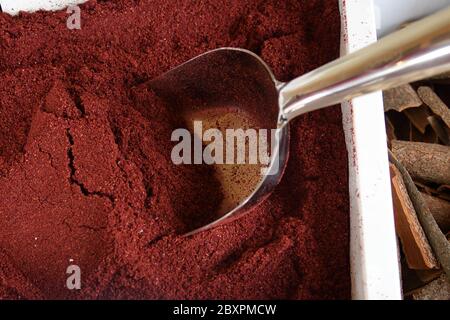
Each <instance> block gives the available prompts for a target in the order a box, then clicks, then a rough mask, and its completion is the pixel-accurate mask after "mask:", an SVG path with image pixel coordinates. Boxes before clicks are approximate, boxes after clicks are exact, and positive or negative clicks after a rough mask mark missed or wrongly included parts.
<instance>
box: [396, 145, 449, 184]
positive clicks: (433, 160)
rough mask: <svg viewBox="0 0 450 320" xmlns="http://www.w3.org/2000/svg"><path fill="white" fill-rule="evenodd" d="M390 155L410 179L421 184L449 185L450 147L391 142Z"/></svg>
mask: <svg viewBox="0 0 450 320" xmlns="http://www.w3.org/2000/svg"><path fill="white" fill-rule="evenodd" d="M391 143H392V153H393V154H394V155H395V157H396V158H397V159H398V160H399V161H400V162H401V163H402V164H403V165H404V166H405V168H406V170H408V172H409V173H410V174H411V177H413V178H414V179H417V180H419V181H422V182H434V183H437V184H450V147H448V146H442V145H438V144H432V143H421V142H407V141H399V140H393V141H392V142H391Z"/></svg>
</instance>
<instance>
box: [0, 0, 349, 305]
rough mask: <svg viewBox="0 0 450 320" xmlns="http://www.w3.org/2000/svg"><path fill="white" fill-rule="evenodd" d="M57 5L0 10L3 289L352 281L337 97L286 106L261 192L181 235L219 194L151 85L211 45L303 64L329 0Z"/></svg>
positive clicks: (341, 288)
mask: <svg viewBox="0 0 450 320" xmlns="http://www.w3.org/2000/svg"><path fill="white" fill-rule="evenodd" d="M67 18H68V14H67V13H66V12H65V11H59V12H37V13H32V14H30V13H21V14H19V15H18V16H14V17H11V16H9V15H7V14H0V83H1V86H0V298H3V299H7V298H9V299H21V298H25V299H36V298H44V299H48V298H64V299H79V298H83V299H96V298H104V299H112V298H115V299H119V298H135V299H159V298H166V299H168V298H187V299H206V298H208V299H221V298H227V299H244V298H245V299H285V298H287V299H330V298H339V299H342V298H349V297H350V279H349V278H350V276H349V274H350V272H349V218H348V213H349V204H348V187H347V184H348V183H347V153H346V148H345V144H344V136H343V132H342V125H341V115H340V110H339V108H338V107H334V108H330V109H326V110H321V111H318V112H314V113H311V114H307V115H305V116H302V117H301V118H299V119H296V120H295V121H294V122H293V123H292V126H291V134H292V138H291V152H290V154H291V157H290V161H289V164H288V168H287V170H286V174H285V176H284V178H283V180H282V182H281V184H280V185H279V186H278V187H277V189H276V191H275V192H274V193H273V194H272V195H271V197H270V198H269V199H268V200H267V201H266V202H265V203H263V204H262V205H261V206H260V207H258V208H257V209H255V210H253V211H252V212H250V213H249V214H248V215H246V216H245V217H244V218H242V219H240V220H237V221H235V222H233V223H231V224H228V225H225V226H222V227H219V228H217V229H214V230H212V231H208V232H204V233H201V234H198V235H196V236H193V237H190V238H184V237H181V236H180V235H181V234H182V233H183V232H184V231H186V230H189V229H191V228H192V227H193V225H194V224H198V223H199V219H200V220H201V219H202V217H204V216H208V212H209V211H210V210H212V208H214V206H215V205H216V201H217V199H218V198H219V197H220V194H218V193H217V192H215V191H214V190H216V189H217V188H215V187H214V186H211V185H208V183H209V181H210V179H209V177H208V174H205V168H202V167H201V166H200V168H198V166H187V165H185V166H175V165H173V164H172V162H171V160H170V151H171V148H172V146H173V143H172V142H171V141H170V135H171V132H172V130H173V129H174V128H176V127H177V125H178V121H179V119H177V117H176V113H175V114H174V112H173V111H172V110H169V108H168V107H167V106H166V105H165V104H164V102H163V101H162V100H160V99H159V98H158V97H157V96H156V95H155V94H154V93H153V92H152V91H151V89H150V88H149V85H148V80H150V79H152V78H154V77H155V76H158V75H160V74H162V73H163V72H165V71H167V70H169V69H171V68H173V67H175V66H176V65H178V64H180V63H182V62H184V61H186V60H188V59H190V58H192V57H194V56H196V55H198V54H201V53H203V52H205V51H207V50H210V49H214V48H217V47H222V46H233V47H242V48H247V49H250V50H253V51H254V52H256V53H257V54H259V55H261V56H262V57H263V59H265V61H267V63H268V64H269V65H270V66H271V67H272V68H273V70H274V72H275V74H276V76H277V78H278V79H280V80H284V81H286V80H289V79H292V78H294V77H296V76H299V75H301V74H303V73H305V72H307V71H310V70H312V69H314V68H316V67H318V66H320V65H322V64H324V63H326V62H328V61H330V60H332V59H334V58H336V57H337V56H338V53H339V29H340V28H339V26H340V21H339V10H338V3H337V1H326V0H282V1H280V0H267V1H260V0H247V1H241V0H233V1H223V0H205V1H189V0H179V1H172V0H153V1H150V0H149V1H145V0H140V1H136V0H134V1H132V0H117V1H88V2H87V3H86V4H84V5H82V6H81V19H82V20H81V22H82V25H81V26H82V27H81V30H76V29H75V30H69V29H68V28H67V27H66V20H67ZM206 171H207V169H206ZM205 190H206V191H207V192H205ZM71 265H76V266H79V267H80V269H81V271H82V273H81V276H82V278H81V282H82V288H81V290H69V289H68V288H67V287H66V280H67V278H68V276H69V275H68V274H66V270H67V268H68V267H69V266H71Z"/></svg>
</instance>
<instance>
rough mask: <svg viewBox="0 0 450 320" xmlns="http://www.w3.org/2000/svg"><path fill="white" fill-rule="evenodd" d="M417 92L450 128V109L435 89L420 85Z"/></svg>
mask: <svg viewBox="0 0 450 320" xmlns="http://www.w3.org/2000/svg"><path fill="white" fill-rule="evenodd" d="M417 93H418V94H419V97H420V99H421V100H422V101H423V102H424V103H425V104H426V105H427V106H428V107H430V109H431V110H432V111H433V112H434V113H435V114H437V115H438V116H439V117H441V119H442V120H443V121H444V122H445V124H446V125H447V127H449V128H450V109H449V108H448V106H447V105H446V104H445V103H444V102H443V101H442V100H441V98H439V96H438V95H437V94H436V93H435V92H434V91H433V89H431V88H430V87H420V88H419V89H418V90H417Z"/></svg>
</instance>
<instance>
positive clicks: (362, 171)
mask: <svg viewBox="0 0 450 320" xmlns="http://www.w3.org/2000/svg"><path fill="white" fill-rule="evenodd" d="M340 7H341V19H342V39H341V51H342V54H346V53H350V52H353V51H356V50H358V49H360V48H362V47H365V46H367V45H369V44H370V43H372V42H375V41H376V40H377V37H376V25H375V15H374V8H373V4H372V1H371V0H340ZM383 109H384V108H383V99H382V94H381V92H377V93H373V94H370V95H366V96H363V97H360V98H357V99H354V100H352V101H351V102H347V103H343V104H342V115H343V126H344V132H345V137H346V144H347V150H348V155H349V188H350V267H351V278H352V297H353V299H358V300H360V299H368V300H380V299H383V300H388V299H392V300H398V299H401V298H402V294H401V282H400V270H399V263H398V250H397V238H396V234H395V224H394V215H393V206H392V196H391V184H390V174H389V161H388V152H387V144H386V131H385V122H384V110H383Z"/></svg>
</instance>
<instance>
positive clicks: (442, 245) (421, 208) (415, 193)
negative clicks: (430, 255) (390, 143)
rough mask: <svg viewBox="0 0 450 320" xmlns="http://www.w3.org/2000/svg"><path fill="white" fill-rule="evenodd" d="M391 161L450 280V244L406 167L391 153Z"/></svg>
mask: <svg viewBox="0 0 450 320" xmlns="http://www.w3.org/2000/svg"><path fill="white" fill-rule="evenodd" d="M389 160H390V161H391V163H393V164H394V165H395V167H396V168H397V169H398V171H399V172H400V173H401V175H402V178H403V181H404V183H405V186H406V190H407V191H408V194H409V195H410V198H411V202H412V204H413V206H414V209H415V210H416V213H417V218H418V219H419V221H420V224H421V225H422V228H423V231H424V232H425V234H426V236H427V238H428V241H429V242H430V245H431V247H432V248H433V251H434V254H435V256H436V258H437V259H438V261H439V263H440V264H441V266H442V269H443V270H444V272H445V273H446V275H447V277H449V278H450V243H449V241H448V240H447V238H446V237H445V235H444V234H443V233H442V231H441V230H440V229H439V226H438V225H437V223H436V220H434V217H433V215H432V214H431V212H430V210H429V209H428V207H427V206H426V204H425V201H424V200H423V198H422V195H421V194H420V192H419V190H418V189H417V187H416V185H415V184H414V181H413V180H412V178H411V176H410V175H409V173H408V171H407V170H406V169H405V167H404V166H403V165H402V164H401V163H400V161H398V160H397V158H396V157H395V155H394V154H393V153H392V152H390V151H389Z"/></svg>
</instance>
